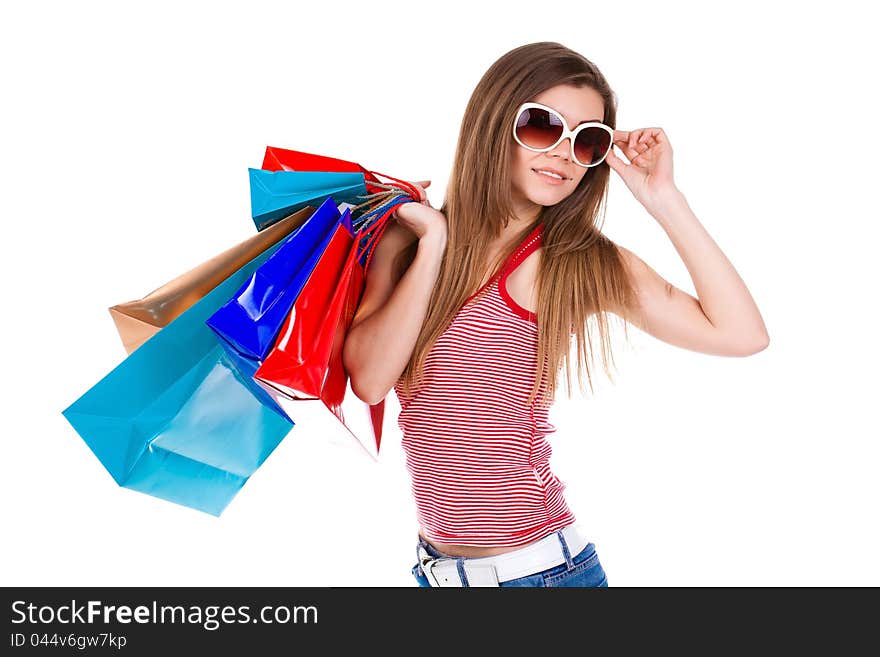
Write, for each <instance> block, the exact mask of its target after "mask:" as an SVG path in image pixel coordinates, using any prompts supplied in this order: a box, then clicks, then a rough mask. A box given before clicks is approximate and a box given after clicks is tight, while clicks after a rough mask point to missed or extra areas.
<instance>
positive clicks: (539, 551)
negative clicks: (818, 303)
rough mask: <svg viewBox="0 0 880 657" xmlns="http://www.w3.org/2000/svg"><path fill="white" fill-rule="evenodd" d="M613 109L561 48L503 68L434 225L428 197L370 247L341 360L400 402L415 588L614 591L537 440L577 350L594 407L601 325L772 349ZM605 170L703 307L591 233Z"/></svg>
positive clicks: (667, 177) (651, 132) (493, 75)
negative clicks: (677, 262)
mask: <svg viewBox="0 0 880 657" xmlns="http://www.w3.org/2000/svg"><path fill="white" fill-rule="evenodd" d="M616 110H617V107H616V97H615V95H614V93H613V91H612V90H611V88H610V87H609V85H608V83H607V81H606V80H605V78H604V77H603V76H602V74H601V73H600V72H599V70H598V69H597V68H596V66H595V65H593V64H592V63H591V62H590V61H588V60H587V59H585V58H584V57H583V56H581V55H579V54H578V53H576V52H573V51H572V50H570V49H568V48H566V47H564V46H562V45H560V44H558V43H552V42H543V43H533V44H529V45H524V46H521V47H519V48H516V49H514V50H512V51H510V52H508V53H507V54H505V55H504V56H502V57H501V58H500V59H499V60H498V61H496V62H495V63H494V64H493V65H492V66H491V67H490V68H489V70H488V71H487V72H486V73H485V75H484V76H483V78H482V79H481V80H480V82H479V83H478V85H477V87H476V89H475V90H474V93H473V95H472V96H471V99H470V101H469V103H468V106H467V109H466V111H465V115H464V119H463V121H462V125H461V131H460V135H459V141H458V148H457V151H456V155H455V162H454V166H453V171H452V175H451V177H450V180H449V187H448V190H447V196H446V199H445V202H444V204H443V206H442V207H441V208H440V210H439V211H438V210H435V209H433V208H432V207H431V206H430V204H429V203H428V201H427V197H426V195H425V193H424V187H427V186H428V185H429V184H430V181H423V182H422V183H420V184H419V193H420V199H419V200H420V203H408V204H405V205H402V206H400V207H399V208H398V210H397V211H396V215H395V216H396V221H395V222H393V223H391V224H390V225H389V226H388V228H387V229H386V231H385V234H384V235H383V236H382V238H381V239H380V241H379V243H378V245H377V246H376V251H375V253H374V255H373V260H372V262H371V265H370V268H369V270H368V272H367V282H366V287H365V290H364V295H363V297H362V299H361V303H360V305H359V308H358V310H357V313H356V315H355V317H354V320H353V322H352V327H351V330H350V332H349V334H348V338H347V340H346V344H345V349H344V355H343V357H344V362H345V365H346V367H347V369H348V372H349V374H350V377H351V385H352V389H353V390H354V391H355V393H356V394H357V396H358V397H360V398H361V399H363V400H364V401H366V402H368V403H371V404H372V403H377V402H378V401H379V400H381V399H383V398H384V397H385V396H386V395H387V394H388V392H389V391H390V390H391V388H392V387H393V388H394V389H395V391H396V393H397V395H398V398H399V399H400V403H401V413H400V418H399V421H398V423H399V425H400V428H401V430H402V432H403V441H402V446H403V449H404V451H405V453H406V464H407V470H408V472H409V474H410V477H411V481H412V491H413V495H414V498H415V503H416V509H417V513H418V521H419V524H420V531H419V536H418V539H417V546H416V547H417V549H416V552H417V555H418V563H417V564H416V565H415V566H413V568H412V573H413V575H414V576H415V578H416V580H417V581H418V583H419V585H420V586H607V584H608V580H607V577H606V575H605V573H604V570H603V568H602V566H601V564H600V562H599V560H598V557H597V554H596V550H595V546H594V544H593V543H591V542H589V540H588V537H587V534H586V533H585V532H584V530H583V528H581V527H580V526H579V525H578V523H577V522H576V519H575V515H574V513H573V512H572V510H571V509H570V508H569V507H568V505H567V504H566V501H565V498H564V496H563V491H564V488H565V486H564V484H563V483H562V482H561V481H560V480H559V479H558V478H557V477H556V476H555V475H554V474H553V473H552V471H551V469H550V467H549V458H550V454H551V448H550V445H549V443H548V442H547V440H546V436H547V434H549V433H551V432H552V431H554V430H555V428H554V427H553V426H552V425H551V424H550V423H549V422H548V420H547V418H548V410H549V407H550V405H551V404H552V401H553V399H554V398H555V392H556V385H555V384H556V374H557V373H558V372H559V370H560V369H561V366H562V363H563V361H564V363H565V366H566V376H567V381H568V386H569V396H570V392H571V363H570V361H569V357H568V356H569V350H570V346H571V342H570V341H571V339H572V338H575V339H576V341H577V358H578V377H579V380H581V378H582V377H581V374H582V370H583V369H586V372H587V377H588V380H589V381H590V387H591V389H592V379H590V370H589V366H588V358H587V355H588V354H589V355H590V356H592V354H593V348H592V337H593V336H592V335H591V332H590V331H589V327H588V324H589V322H590V320H595V322H596V324H597V325H598V328H599V338H600V341H601V347H602V349H601V351H602V355H603V364H604V369H605V372H606V373H608V374H609V376H610V372H609V369H608V362H609V354H610V346H609V345H610V342H609V335H608V320H607V313H613V314H615V315H617V316H618V317H620V318H622V319H623V320H625V322H630V323H632V324H633V325H635V326H637V327H639V328H640V329H642V330H643V331H645V332H647V333H649V334H651V335H653V336H654V337H656V338H658V339H660V340H664V341H666V342H668V343H670V344H673V345H676V346H679V347H683V348H686V349H690V350H694V351H700V352H704V353H708V354H715V355H727V356H746V355H750V354H754V353H756V352H758V351H760V350H762V349H763V348H764V347H766V346H767V344H768V341H769V338H768V335H767V331H766V328H765V326H764V323H763V321H762V319H761V315H760V313H759V311H758V309H757V307H756V306H755V303H754V302H753V300H752V298H751V296H750V294H749V291H748V289H747V288H746V286H745V285H744V283H743V282H742V280H741V279H740V277H739V276H738V274H737V273H736V270H735V269H734V268H733V266H732V265H731V264H730V262H729V261H728V260H727V258H726V257H725V256H724V254H723V253H722V252H721V250H720V249H719V248H718V246H717V245H716V244H715V242H714V241H713V240H712V238H711V237H710V236H709V235H708V234H707V233H706V231H705V230H704V228H703V227H702V225H701V224H700V222H699V220H698V219H697V218H696V216H694V214H693V213H692V212H691V210H690V208H689V207H688V204H687V202H686V200H685V198H684V196H683V194H682V193H681V192H680V191H679V190H678V188H677V187H676V185H675V183H674V182H673V176H672V147H671V145H670V143H669V140H668V138H667V136H666V135H665V134H664V132H663V130H662V129H660V128H642V129H638V130H632V131H622V130H617V129H616V127H615V126H616V118H615V117H616ZM612 144H613V145H614V146H617V148H619V149H620V151H621V152H622V153H623V155H625V156H626V158H627V159H628V160H629V163H627V162H625V161H624V160H623V159H621V158H619V157H617V155H615V153H614V152H613V150H612ZM612 169H613V170H614V171H615V173H616V174H617V175H618V176H620V178H621V179H622V180H623V182H624V183H625V184H626V186H627V188H628V189H629V190H630V192H632V194H633V195H634V196H635V197H636V199H638V201H639V202H640V203H641V204H642V205H643V206H644V207H645V209H646V210H647V211H648V213H649V214H650V215H651V216H652V217H653V218H654V219H655V220H657V221H658V222H659V223H660V225H661V226H662V228H663V229H664V230H665V231H666V233H667V235H668V236H669V238H670V239H671V240H672V242H673V244H674V246H675V248H676V249H677V251H678V253H679V254H680V255H681V257H682V259H683V261H684V263H685V265H686V266H687V268H688V271H689V272H690V274H691V277H692V279H693V282H694V286H695V289H696V290H697V292H698V294H699V299H696V298H694V297H693V296H691V295H689V294H687V293H685V292H683V291H682V290H680V289H678V288H677V287H675V286H673V285H672V284H670V283H668V282H667V281H666V280H664V279H663V278H662V277H660V276H659V275H658V274H657V273H656V272H655V271H654V270H653V269H652V268H651V267H649V266H648V265H647V264H645V263H644V262H643V261H642V260H641V259H640V258H639V257H638V256H636V255H635V254H634V253H632V252H631V251H629V250H628V249H626V248H624V247H621V246H618V245H616V244H614V243H613V242H612V241H611V240H609V239H608V238H607V237H605V236H604V235H603V234H602V233H601V232H600V230H599V222H598V219H599V208H600V205H601V202H602V200H603V199H604V198H605V195H606V193H607V190H608V183H609V179H610V175H611V174H610V170H612ZM625 322H624V328H625V327H626V324H625ZM539 363H540V364H541V366H540V367H538V364H539ZM551 374H552V375H551Z"/></svg>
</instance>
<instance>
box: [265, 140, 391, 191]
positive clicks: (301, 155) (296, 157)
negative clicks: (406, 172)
mask: <svg viewBox="0 0 880 657" xmlns="http://www.w3.org/2000/svg"><path fill="white" fill-rule="evenodd" d="M260 168H261V169H265V170H266V171H339V172H349V173H362V174H363V175H364V181H365V183H378V182H379V179H378V178H377V177H376V175H375V174H374V173H373V172H372V171H370V170H369V169H366V168H365V167H363V166H361V165H360V164H357V163H356V162H349V161H348V160H341V159H339V158H336V157H328V156H327V155H318V154H316V153H306V152H304V151H294V150H290V149H288V148H278V147H277V146H266V153H265V155H263V166H261V167H260ZM379 175H381V174H379Z"/></svg>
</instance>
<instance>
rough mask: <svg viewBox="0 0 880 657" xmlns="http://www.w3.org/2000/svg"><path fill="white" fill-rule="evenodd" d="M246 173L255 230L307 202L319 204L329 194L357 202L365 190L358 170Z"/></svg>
mask: <svg viewBox="0 0 880 657" xmlns="http://www.w3.org/2000/svg"><path fill="white" fill-rule="evenodd" d="M248 174H249V176H250V191H251V216H252V217H253V220H254V224H255V225H256V227H257V230H258V231H261V230H264V229H265V228H267V227H268V226H271V225H272V224H273V223H275V222H276V221H278V220H279V219H281V218H282V217H286V216H287V215H288V214H290V213H291V212H296V211H297V210H300V209H301V208H303V207H305V206H307V205H313V206H314V205H320V204H321V203H323V202H324V201H325V200H326V199H327V198H328V197H330V196H332V197H333V198H334V199H336V201H337V202H340V201H349V202H352V203H357V202H359V201H360V198H361V197H362V196H364V195H366V193H367V188H366V186H365V185H364V176H363V174H361V173H337V172H334V171H264V170H262V169H248Z"/></svg>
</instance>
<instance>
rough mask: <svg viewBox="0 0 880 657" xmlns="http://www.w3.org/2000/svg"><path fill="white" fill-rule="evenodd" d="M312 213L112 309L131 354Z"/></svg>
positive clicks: (302, 214) (281, 224) (285, 222)
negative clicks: (140, 297) (141, 296)
mask: <svg viewBox="0 0 880 657" xmlns="http://www.w3.org/2000/svg"><path fill="white" fill-rule="evenodd" d="M314 211H315V208H314V207H311V206H309V207H305V208H303V209H302V210H299V211H297V212H294V213H293V214H291V215H290V216H288V217H285V218H284V219H282V220H281V221H279V222H277V223H275V224H273V225H272V226H269V227H268V228H266V229H264V230H262V231H260V232H259V233H257V234H256V235H253V236H252V237H249V238H248V239H246V240H245V241H243V242H241V243H240V244H238V245H236V246H234V247H232V248H231V249H228V250H226V251H224V252H223V253H221V254H220V255H217V256H214V257H213V258H211V259H210V260H208V261H207V262H204V263H202V264H201V265H199V266H198V267H195V268H194V269H191V270H190V271H188V272H186V273H185V274H182V275H180V276H178V277H177V278H175V279H174V280H173V281H170V282H169V283H166V284H165V285H163V286H162V287H160V288H158V289H156V290H153V291H152V292H150V293H149V294H148V295H147V296H145V297H144V298H143V299H139V300H137V301H128V302H126V303H120V304H117V305H115V306H112V307H111V308H110V309H109V310H110V316H111V317H113V321H114V322H115V323H116V329H117V330H118V331H119V337H121V338H122V343H123V345H125V350H126V351H127V352H128V353H129V354H130V353H132V352H133V351H135V350H136V349H137V348H138V347H140V346H141V345H142V344H143V343H144V342H146V341H147V340H149V339H150V338H151V337H153V335H155V334H156V333H158V332H159V331H160V330H161V329H162V328H164V327H165V326H167V325H168V324H170V323H171V322H172V321H173V320H174V319H176V318H177V317H178V316H180V315H181V314H182V313H183V312H185V311H186V310H187V309H188V308H190V307H191V306H192V305H193V304H194V303H195V302H196V301H198V300H199V299H201V298H202V297H204V296H205V295H206V294H208V292H210V291H211V290H213V289H214V288H215V287H217V286H218V285H219V284H220V283H222V282H223V281H225V280H226V279H227V278H229V277H230V276H231V275H232V274H233V273H235V272H236V271H238V270H239V269H240V268H241V267H243V266H244V265H246V264H247V263H248V262H250V261H251V260H253V259H254V258H256V257H257V256H258V255H259V254H260V253H262V252H263V251H265V250H266V249H268V248H269V247H271V246H272V245H274V244H277V243H278V242H279V241H281V240H282V239H284V238H285V237H287V236H288V235H290V234H291V233H292V232H293V231H294V230H296V229H297V228H299V227H300V226H301V225H302V224H303V223H304V222H305V220H306V219H308V218H309V217H310V216H311V215H312V213H313V212H314Z"/></svg>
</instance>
